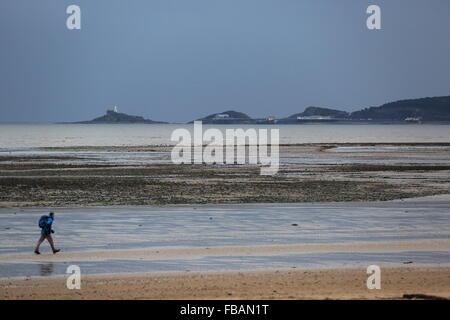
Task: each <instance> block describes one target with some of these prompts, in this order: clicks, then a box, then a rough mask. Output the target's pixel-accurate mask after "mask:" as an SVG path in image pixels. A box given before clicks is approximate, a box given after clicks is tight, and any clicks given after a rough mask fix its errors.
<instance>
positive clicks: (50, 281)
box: [0, 267, 450, 300]
mask: <svg viewBox="0 0 450 320" xmlns="http://www.w3.org/2000/svg"><path fill="white" fill-rule="evenodd" d="M367 277H368V275H367V274H366V269H365V268H358V269H328V270H273V271H248V272H202V273H191V272H184V273H175V274H164V273H161V274H130V275H101V276H84V277H83V278H82V283H81V289H80V290H68V289H67V288H66V278H65V277H53V278H38V279H3V280H0V298H1V299H225V300H231V299H402V298H403V296H404V295H405V294H407V295H408V294H425V295H430V296H435V297H441V298H450V267H396V268H392V267H381V289H380V290H369V289H367V286H366V281H367Z"/></svg>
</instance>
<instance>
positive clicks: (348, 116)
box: [191, 96, 450, 124]
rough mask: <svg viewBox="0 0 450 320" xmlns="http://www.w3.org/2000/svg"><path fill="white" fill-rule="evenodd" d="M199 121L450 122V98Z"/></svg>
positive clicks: (231, 115)
mask: <svg viewBox="0 0 450 320" xmlns="http://www.w3.org/2000/svg"><path fill="white" fill-rule="evenodd" d="M198 120H201V121H202V122H203V123H206V124H302V123H422V122H433V123H436V122H441V123H450V96H444V97H433V98H421V99H409V100H400V101H395V102H390V103H386V104H383V105H381V106H378V107H369V108H364V109H362V110H359V111H355V112H346V111H341V110H337V109H330V108H323V107H314V106H311V107H307V108H306V109H305V110H304V111H303V112H300V113H295V114H293V115H290V116H288V117H286V118H281V119H277V118H276V117H275V116H267V117H266V118H263V119H253V118H251V117H250V116H248V115H247V114H245V113H242V112H237V111H224V112H222V113H214V114H211V115H208V116H206V117H204V118H200V119H198ZM191 122H192V121H191Z"/></svg>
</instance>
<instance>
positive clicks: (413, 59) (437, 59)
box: [0, 0, 450, 121]
mask: <svg viewBox="0 0 450 320" xmlns="http://www.w3.org/2000/svg"><path fill="white" fill-rule="evenodd" d="M70 4H77V5H79V6H80V7H81V10H82V29H81V30H77V31H70V30H68V29H67V28H66V18H67V16H68V15H67V14H66V7H67V6H68V5H70ZM369 4H377V5H379V6H380V7H381V9H382V30H381V31H370V30H368V29H367V27H366V18H367V14H366V9H367V7H368V5H369ZM449 39H450V1H448V0H395V1H394V0H389V1H388V0H385V1H379V0H371V1H366V0H340V1H336V0H127V1H124V0H95V1H93V0H71V1H63V0H40V1H35V0H1V2H0V46H1V50H0V90H1V91H0V121H77V120H87V119H91V118H94V117H96V116H99V115H101V114H103V113H104V111H105V109H107V108H110V107H113V106H114V105H118V106H119V110H120V111H123V112H126V113H130V114H138V115H143V116H145V117H148V118H151V119H155V120H171V121H189V120H192V119H195V118H199V117H201V116H204V115H206V114H210V113H215V112H220V111H224V110H228V109H230V108H232V109H235V110H239V111H243V112H246V113H248V114H249V115H250V116H253V117H264V116H266V115H269V114H274V115H276V116H278V117H284V116H288V115H290V114H293V113H296V112H300V111H303V109H304V108H305V107H307V106H309V105H315V106H324V107H336V108H341V109H343V110H348V111H352V110H356V109H359V108H361V107H366V106H373V105H380V104H382V103H384V102H387V101H391V100H397V99H402V98H416V97H424V96H438V95H449V94H450V41H449Z"/></svg>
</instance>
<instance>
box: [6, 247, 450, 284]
mask: <svg viewBox="0 0 450 320" xmlns="http://www.w3.org/2000/svg"><path fill="white" fill-rule="evenodd" d="M411 261H413V264H411V263H410V262H411ZM430 261H432V262H430ZM449 262H450V251H444V252H442V251H430V252H422V251H418V252H414V251H406V252H400V253H398V252H397V253H392V252H388V253H379V252H369V253H364V252H355V253H348V252H330V253H301V254H286V255H276V256H232V257H230V256H213V257H202V258H191V259H166V260H165V259H161V260H144V261H141V260H104V261H95V262H92V261H70V262H54V261H51V262H50V261H48V262H28V263H0V278H1V277H3V278H7V277H8V278H9V277H37V276H41V277H46V276H55V275H63V274H65V273H66V270H67V267H68V266H69V265H78V266H79V267H80V269H81V270H82V274H110V273H113V274H115V273H148V272H183V271H245V270H270V269H315V268H321V269H322V268H323V269H325V268H346V267H352V268H358V267H361V268H367V266H369V265H372V264H376V265H383V266H399V265H404V264H405V263H407V264H408V265H410V266H411V265H431V264H432V265H433V266H439V265H445V266H446V265H448V264H449Z"/></svg>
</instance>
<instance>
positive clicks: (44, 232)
mask: <svg viewBox="0 0 450 320" xmlns="http://www.w3.org/2000/svg"><path fill="white" fill-rule="evenodd" d="M53 220H55V213H54V212H50V214H49V215H48V216H42V217H41V218H40V219H39V228H41V237H40V238H39V240H38V242H37V245H36V249H34V253H36V254H41V253H40V252H39V247H40V245H41V243H42V242H44V240H45V239H47V241H48V243H50V246H51V247H52V251H53V253H57V252H59V251H61V249H56V248H55V245H54V244H53V238H52V233H54V232H55V231H53V230H52V224H53Z"/></svg>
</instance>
